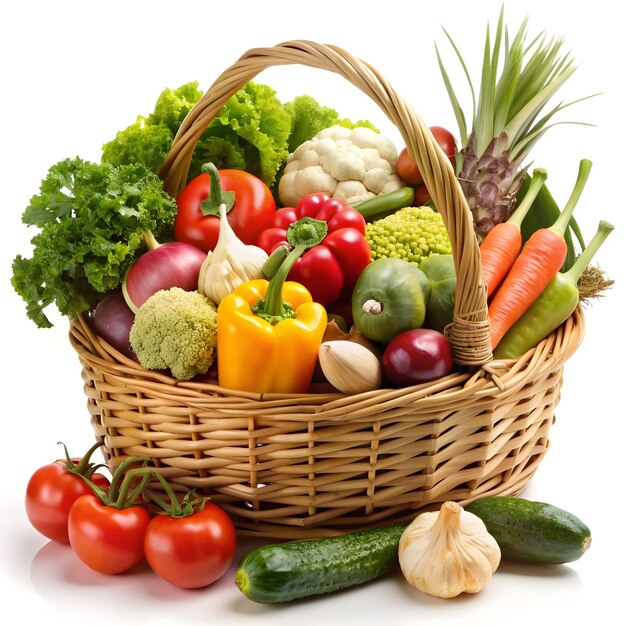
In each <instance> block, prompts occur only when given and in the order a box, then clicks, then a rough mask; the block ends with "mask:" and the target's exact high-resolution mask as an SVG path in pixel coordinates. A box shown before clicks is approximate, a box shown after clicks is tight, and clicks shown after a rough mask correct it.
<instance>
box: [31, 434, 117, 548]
mask: <svg viewBox="0 0 626 626" xmlns="http://www.w3.org/2000/svg"><path fill="white" fill-rule="evenodd" d="M100 445H102V444H96V445H95V446H93V447H92V448H91V450H90V451H89V452H87V454H85V456H84V457H82V459H78V458H70V457H69V455H67V450H66V458H65V459H59V460H57V461H54V462H53V463H49V464H48V465H44V466H42V467H40V468H39V469H37V470H36V471H35V472H34V473H33V475H32V476H31V477H30V479H29V481H28V485H27V486H26V497H25V502H24V504H25V507H26V516H27V517H28V520H29V522H30V523H31V524H32V526H33V528H35V530H37V531H38V532H39V533H41V534H42V535H44V536H45V537H47V538H48V539H52V540H53V541H59V542H62V543H67V542H68V541H69V537H68V532H67V524H68V516H69V512H70V508H71V507H72V505H73V504H74V502H75V501H76V500H77V499H78V498H79V497H80V496H83V495H85V494H90V493H91V488H90V487H89V485H88V484H87V483H86V482H85V481H84V480H83V478H81V476H84V477H87V478H89V479H90V480H91V481H92V482H93V483H95V484H96V485H98V486H100V487H107V486H108V485H109V479H108V478H107V477H106V476H105V475H104V474H101V473H98V472H95V471H94V469H95V468H94V467H93V465H92V464H91V463H89V458H90V456H91V454H92V452H93V451H94V450H96V449H97V448H98V447H100Z"/></svg>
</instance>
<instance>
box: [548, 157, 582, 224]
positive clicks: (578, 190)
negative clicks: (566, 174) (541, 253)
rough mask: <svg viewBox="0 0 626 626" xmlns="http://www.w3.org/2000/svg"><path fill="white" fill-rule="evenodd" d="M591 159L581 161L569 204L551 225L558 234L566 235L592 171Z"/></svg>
mask: <svg viewBox="0 0 626 626" xmlns="http://www.w3.org/2000/svg"><path fill="white" fill-rule="evenodd" d="M591 165H592V163H591V161H590V160H589V159H583V160H582V161H581V162H580V165H579V167H578V177H577V178H576V184H575V185H574V189H572V193H571V195H570V197H569V200H568V201H567V204H566V205H565V207H564V208H563V210H562V211H561V215H559V217H558V218H557V220H556V222H554V224H552V226H550V228H549V230H551V231H552V232H554V233H556V234H557V235H561V236H564V235H565V229H566V228H567V225H568V224H569V221H570V219H571V217H572V213H573V212H574V209H575V208H576V205H577V204H578V200H579V199H580V196H581V194H582V192H583V189H584V188H585V185H586V183H587V179H588V178H589V173H590V172H591Z"/></svg>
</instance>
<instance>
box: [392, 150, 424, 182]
mask: <svg viewBox="0 0 626 626" xmlns="http://www.w3.org/2000/svg"><path fill="white" fill-rule="evenodd" d="M396 174H398V176H399V177H400V178H401V179H402V180H403V181H404V182H405V183H406V184H407V185H419V184H421V183H423V182H424V179H423V178H422V173H421V172H420V171H419V168H418V167H417V163H415V161H414V160H413V157H412V156H411V155H410V154H409V152H408V150H407V149H406V148H402V150H400V154H398V158H397V159H396Z"/></svg>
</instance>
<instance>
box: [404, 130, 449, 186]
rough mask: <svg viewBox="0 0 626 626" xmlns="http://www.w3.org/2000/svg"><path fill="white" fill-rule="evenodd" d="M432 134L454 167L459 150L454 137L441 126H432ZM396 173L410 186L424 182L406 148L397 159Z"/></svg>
mask: <svg viewBox="0 0 626 626" xmlns="http://www.w3.org/2000/svg"><path fill="white" fill-rule="evenodd" d="M430 132H431V133H432V135H433V137H434V138H435V141H436V142H437V143H438V144H439V147H440V148H441V149H442V150H443V152H444V154H445V155H446V156H447V157H448V158H449V159H450V162H451V163H452V167H454V165H455V158H456V156H455V155H456V150H457V145H456V140H455V139H454V135H452V133H451V132H450V131H448V130H446V129H445V128H443V127H441V126H431V127H430ZM396 173H397V174H398V176H399V177H400V178H401V179H402V180H403V181H404V182H405V183H407V184H408V185H420V184H421V183H423V182H424V179H423V178H422V174H421V172H420V171H419V168H418V167H417V164H416V163H415V160H414V159H413V157H412V156H411V155H410V154H409V153H408V151H407V149H406V148H403V149H402V150H401V151H400V154H398V158H397V159H396Z"/></svg>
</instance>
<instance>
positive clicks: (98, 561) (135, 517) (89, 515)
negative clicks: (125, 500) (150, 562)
mask: <svg viewBox="0 0 626 626" xmlns="http://www.w3.org/2000/svg"><path fill="white" fill-rule="evenodd" d="M149 522H150V513H149V512H148V509H147V508H146V507H144V506H139V505H135V506H127V507H125V508H116V507H114V506H110V505H108V504H104V503H103V502H101V501H100V499H99V498H98V497H97V496H95V495H93V494H89V495H84V496H81V497H80V498H78V500H76V502H74V504H73V505H72V508H71V509H70V515H69V520H68V533H69V538H70V545H71V546H72V549H73V550H74V553H75V554H76V556H77V557H78V558H79V559H80V560H81V561H82V562H83V563H84V564H85V565H87V566H88V567H90V568H91V569H93V570H95V571H96V572H100V573H101V574H120V573H122V572H126V571H128V570H129V569H131V568H132V567H134V566H135V565H137V564H138V563H140V562H141V561H143V558H144V551H143V541H144V535H145V534H146V528H147V527H148V524H149Z"/></svg>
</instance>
